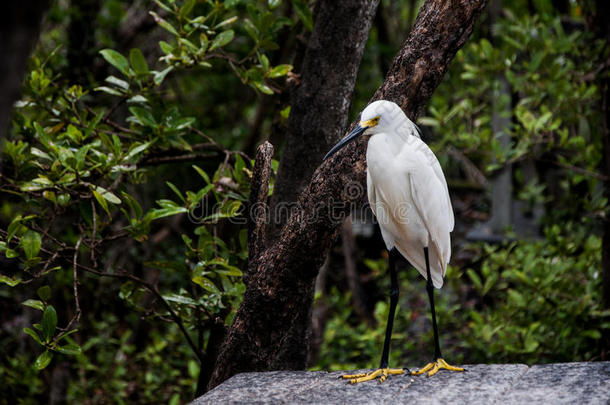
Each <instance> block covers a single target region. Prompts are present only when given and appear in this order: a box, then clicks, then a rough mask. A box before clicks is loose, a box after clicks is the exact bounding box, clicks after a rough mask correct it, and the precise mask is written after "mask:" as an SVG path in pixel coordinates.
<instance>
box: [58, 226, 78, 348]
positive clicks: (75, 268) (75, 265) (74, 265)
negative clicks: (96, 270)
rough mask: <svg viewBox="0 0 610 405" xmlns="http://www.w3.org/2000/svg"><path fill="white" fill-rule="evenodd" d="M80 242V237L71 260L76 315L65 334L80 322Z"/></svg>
mask: <svg viewBox="0 0 610 405" xmlns="http://www.w3.org/2000/svg"><path fill="white" fill-rule="evenodd" d="M82 241H83V238H82V236H81V237H80V238H78V241H77V242H76V246H74V258H73V259H72V274H73V276H74V302H75V304H76V313H75V314H74V316H73V317H72V319H70V322H69V323H68V326H66V332H68V331H70V329H72V326H73V325H74V324H75V323H78V321H80V314H81V311H80V301H79V299H78V249H79V248H80V244H81V242H82ZM60 337H61V335H60V336H58V337H57V340H59V338H60Z"/></svg>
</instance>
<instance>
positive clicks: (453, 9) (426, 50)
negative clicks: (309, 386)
mask: <svg viewBox="0 0 610 405" xmlns="http://www.w3.org/2000/svg"><path fill="white" fill-rule="evenodd" d="M486 3H487V1H486V0H451V1H450V0H428V1H426V2H425V3H424V4H423V5H422V7H421V9H420V12H419V15H418V18H417V21H416V22H415V25H414V28H413V30H412V31H411V34H410V35H409V37H408V39H407V40H406V42H405V43H404V45H403V47H402V48H401V50H400V51H399V53H398V55H397V56H396V58H395V59H394V62H393V63H392V67H391V68H390V72H389V73H388V76H387V78H386V80H385V81H384V83H383V84H382V86H381V87H380V88H379V90H378V91H377V92H376V93H375V96H374V99H381V98H383V99H387V100H391V101H394V102H396V103H398V104H399V105H400V106H401V107H402V108H403V109H404V110H405V112H406V113H407V115H409V116H410V117H411V119H412V120H415V118H417V116H418V114H419V113H420V112H421V111H422V109H423V108H424V105H425V103H426V102H427V101H428V100H429V99H430V97H431V96H432V92H433V91H434V89H435V88H436V86H438V84H439V83H440V81H441V79H442V77H443V75H444V73H445V71H446V70H447V67H448V66H449V63H450V61H451V59H452V58H453V56H454V55H455V53H456V52H457V51H458V49H460V47H461V46H462V45H463V44H464V43H465V42H466V39H467V38H468V36H469V35H470V33H471V32H472V29H473V27H474V23H475V21H476V19H477V17H478V16H479V14H480V13H481V11H482V10H483V8H484V7H485V5H486ZM366 144H367V139H365V138H364V137H363V138H362V139H360V140H359V141H356V142H353V143H352V144H350V145H348V146H346V147H345V148H344V149H343V150H342V151H341V152H339V153H337V154H336V155H334V156H333V157H332V158H330V159H329V160H327V161H326V162H324V163H323V164H322V165H320V166H319V167H318V169H317V170H316V171H315V173H314V175H313V177H312V179H311V181H310V183H309V185H308V186H307V187H306V188H305V190H304V191H303V193H301V195H300V196H299V200H298V207H297V208H298V209H297V210H296V211H295V213H294V214H293V215H292V216H291V217H290V220H289V222H288V224H287V225H286V226H285V227H284V228H283V229H282V232H281V235H280V237H279V239H278V240H277V242H276V243H274V244H273V245H272V246H270V247H269V248H267V249H266V250H264V251H263V252H261V254H260V255H259V256H258V257H256V258H253V259H252V261H251V266H255V267H256V271H254V272H252V273H251V274H250V280H249V283H248V285H247V289H246V292H245V294H244V298H243V301H242V304H241V306H240V308H239V310H238V311H237V314H236V316H235V320H234V323H233V325H232V326H231V328H230V330H229V333H228V335H227V340H226V341H225V344H224V345H223V348H222V350H221V353H220V356H219V358H218V361H217V363H216V370H215V371H214V375H213V376H212V380H211V381H210V387H214V386H216V385H218V384H220V383H221V382H222V381H224V380H226V379H227V378H229V377H230V376H232V375H234V374H236V373H239V372H244V371H259V370H273V369H302V368H303V367H304V366H305V356H304V355H302V354H303V353H305V352H306V348H307V339H306V336H305V331H306V329H307V325H308V323H309V319H310V317H309V315H310V311H311V303H312V295H313V286H314V283H315V277H316V274H317V272H318V268H319V267H320V265H321V264H322V261H323V260H324V257H325V256H326V253H327V252H328V249H329V248H330V246H331V245H332V244H333V243H334V241H335V240H336V238H337V236H338V230H339V229H340V226H341V223H342V219H343V218H344V217H345V216H347V215H348V214H349V212H350V209H351V208H352V206H351V205H352V204H361V203H362V202H363V200H364V194H365V193H363V192H356V193H354V192H353V191H354V190H364V189H365V183H366V161H365V150H366ZM295 330H302V331H303V333H302V335H300V336H299V335H297V334H295V333H293V332H294V331H295Z"/></svg>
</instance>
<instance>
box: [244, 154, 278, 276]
mask: <svg viewBox="0 0 610 405" xmlns="http://www.w3.org/2000/svg"><path fill="white" fill-rule="evenodd" d="M272 156H273V145H271V144H270V143H269V142H264V143H263V144H262V145H260V146H259V147H258V148H257V149H256V158H255V160H254V171H253V173H252V185H251V186H250V201H249V202H248V219H249V222H248V255H249V256H250V257H257V256H258V254H259V253H260V252H262V250H263V249H264V246H265V226H266V225H267V222H268V221H267V220H266V219H267V216H268V214H269V207H268V205H267V193H268V192H269V178H270V177H271V157H272ZM254 270H255V269H254ZM247 280H248V279H247V277H246V278H245V279H244V281H245V282H246V284H247Z"/></svg>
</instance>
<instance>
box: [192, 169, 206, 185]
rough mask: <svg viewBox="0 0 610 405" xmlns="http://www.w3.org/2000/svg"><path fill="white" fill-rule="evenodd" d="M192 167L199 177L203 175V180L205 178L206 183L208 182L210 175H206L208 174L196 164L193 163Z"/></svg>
mask: <svg viewBox="0 0 610 405" xmlns="http://www.w3.org/2000/svg"><path fill="white" fill-rule="evenodd" d="M192 168H193V169H195V170H196V171H197V173H199V175H200V176H201V177H203V180H205V182H206V184H210V176H208V174H207V173H206V172H204V171H203V169H202V168H200V167H199V166H196V165H193V166H192Z"/></svg>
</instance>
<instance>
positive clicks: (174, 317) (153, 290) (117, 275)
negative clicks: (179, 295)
mask: <svg viewBox="0 0 610 405" xmlns="http://www.w3.org/2000/svg"><path fill="white" fill-rule="evenodd" d="M74 265H75V266H78V267H79V268H81V269H83V270H84V271H86V272H88V273H91V274H95V275H97V276H99V277H112V278H119V279H123V280H130V281H133V282H135V283H138V284H139V285H140V286H142V287H144V288H145V289H147V290H148V291H150V292H151V293H153V294H154V295H155V297H157V298H158V299H159V300H160V301H161V303H162V304H163V306H165V308H166V309H167V311H168V312H169V314H170V316H171V318H172V320H173V321H174V322H175V323H176V325H178V328H180V331H182V334H183V335H184V337H185V339H186V340H187V342H188V344H189V346H190V347H191V349H192V350H193V352H194V353H195V356H197V358H198V359H199V361H200V362H201V363H202V364H203V360H204V356H205V353H204V352H201V351H199V350H198V349H197V346H196V345H195V343H194V342H193V340H192V339H191V336H190V335H189V333H188V331H187V330H186V327H185V326H184V323H183V322H182V319H180V317H179V316H178V314H176V312H175V311H174V310H173V308H172V307H171V305H169V303H168V302H167V301H166V300H165V298H163V295H162V294H161V292H160V291H159V290H158V289H157V287H156V286H155V285H153V284H151V283H149V282H147V281H146V280H142V279H141V278H139V277H136V276H134V275H133V274H129V273H127V272H124V271H122V272H121V273H107V272H103V271H99V270H96V269H94V268H91V267H89V266H85V265H83V264H80V263H77V262H76V261H74Z"/></svg>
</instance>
